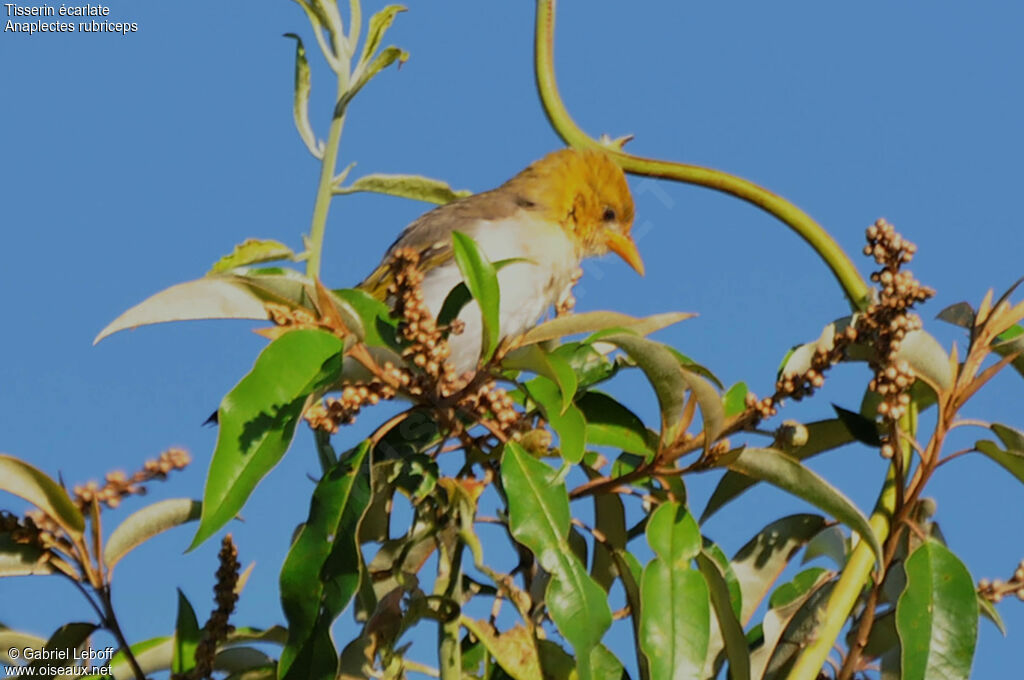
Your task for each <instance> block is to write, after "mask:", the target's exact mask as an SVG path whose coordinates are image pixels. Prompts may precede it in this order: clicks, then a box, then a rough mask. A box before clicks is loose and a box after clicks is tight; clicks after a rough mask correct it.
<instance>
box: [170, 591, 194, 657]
mask: <svg viewBox="0 0 1024 680" xmlns="http://www.w3.org/2000/svg"><path fill="white" fill-rule="evenodd" d="M200 637H202V631H201V630H200V629H199V621H198V620H197V619H196V610H195V609H193V608H192V604H191V603H190V602H189V601H188V598H187V597H185V593H183V592H181V588H178V618H177V622H176V623H175V624H174V655H173V656H172V657H171V672H173V673H188V672H189V671H191V670H192V669H193V668H195V666H196V649H197V648H198V647H199V638H200Z"/></svg>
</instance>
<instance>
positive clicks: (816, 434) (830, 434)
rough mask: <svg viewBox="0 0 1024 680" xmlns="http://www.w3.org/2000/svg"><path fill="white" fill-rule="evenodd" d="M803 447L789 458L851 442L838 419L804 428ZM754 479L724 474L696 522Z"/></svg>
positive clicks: (802, 457)
mask: <svg viewBox="0 0 1024 680" xmlns="http://www.w3.org/2000/svg"><path fill="white" fill-rule="evenodd" d="M806 427H807V443H806V444H804V445H803V446H801V447H799V448H796V449H794V450H793V451H791V452H790V454H791V455H792V456H793V457H794V458H796V459H797V460H806V459H808V458H810V457H812V456H816V455H818V454H819V453H824V452H825V451H830V450H832V449H836V448H839V447H840V446H844V445H846V444H849V443H851V442H853V441H854V439H853V436H852V435H850V432H849V430H848V429H847V428H846V426H845V425H844V424H843V422H842V421H841V420H839V419H838V418H832V419H830V420H820V421H818V422H814V423H808V424H807V426H806ZM757 483H758V481H757V480H756V479H751V478H750V477H747V476H746V475H742V474H740V473H738V472H732V471H731V470H730V471H729V472H726V473H725V475H724V476H723V477H722V479H721V480H719V482H718V486H716V487H715V490H714V492H713V493H712V494H711V498H710V499H708V504H707V507H705V508H704V512H703V513H701V516H700V521H701V522H706V521H707V520H708V518H709V517H711V515H713V514H714V513H716V512H717V511H718V510H719V509H721V508H722V506H724V505H725V504H726V503H728V502H729V501H731V500H733V499H735V498H736V497H737V496H739V495H740V494H742V493H743V492H744V491H746V490H747V489H749V488H750V487H752V486H754V485H755V484H757Z"/></svg>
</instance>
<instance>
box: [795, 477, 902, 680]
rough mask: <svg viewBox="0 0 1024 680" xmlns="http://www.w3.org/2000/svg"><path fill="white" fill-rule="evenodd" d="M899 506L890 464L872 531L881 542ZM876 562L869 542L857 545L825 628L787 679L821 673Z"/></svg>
mask: <svg viewBox="0 0 1024 680" xmlns="http://www.w3.org/2000/svg"><path fill="white" fill-rule="evenodd" d="M895 509H896V466H895V465H890V466H889V473H888V474H887V475H886V478H885V485H884V486H883V487H882V493H881V494H880V495H879V497H878V502H877V503H876V504H875V511H874V512H873V513H872V515H871V519H870V524H871V530H872V531H874V532H875V536H877V537H878V540H879V542H883V541H884V540H885V539H886V538H887V537H888V535H889V528H890V524H891V521H892V516H893V512H894V511H895ZM874 564H875V554H874V552H872V550H871V546H869V545H868V544H867V541H861V542H860V543H858V544H857V547H856V548H854V550H853V553H852V554H851V555H850V559H849V560H848V561H847V562H846V567H845V568H844V569H843V574H842V576H840V577H839V581H838V582H837V583H836V586H835V588H833V590H832V594H831V595H830V596H829V598H828V603H827V604H826V605H825V612H824V613H823V614H822V618H821V621H822V624H821V628H819V629H818V631H817V633H816V636H815V639H814V641H813V642H812V643H811V644H810V645H808V646H807V647H806V648H804V650H803V652H802V653H801V654H800V658H799V659H797V662H796V664H795V665H794V666H793V668H792V669H791V670H790V671H789V675H788V676H787V680H814V679H815V678H817V677H818V676H819V674H820V673H821V669H822V667H823V666H824V665H825V662H826V660H827V659H828V655H829V654H830V653H831V652H832V647H833V645H835V643H836V640H837V639H838V638H839V634H840V633H841V632H842V631H843V627H844V626H846V622H847V619H848V618H849V616H850V612H851V611H853V607H854V605H856V604H857V600H858V599H859V598H860V595H861V592H862V591H863V589H864V583H865V582H866V581H867V580H868V577H869V576H870V575H871V568H872V567H873V566H874Z"/></svg>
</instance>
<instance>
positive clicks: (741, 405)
mask: <svg viewBox="0 0 1024 680" xmlns="http://www.w3.org/2000/svg"><path fill="white" fill-rule="evenodd" d="M749 392H750V388H748V387H747V383H743V382H738V383H736V384H735V385H733V386H732V387H730V388H729V390H728V391H727V392H726V393H725V396H724V397H722V405H723V406H724V407H725V417H726V418H731V417H732V416H734V415H736V414H738V413H743V412H744V411H745V410H747V394H748V393H749Z"/></svg>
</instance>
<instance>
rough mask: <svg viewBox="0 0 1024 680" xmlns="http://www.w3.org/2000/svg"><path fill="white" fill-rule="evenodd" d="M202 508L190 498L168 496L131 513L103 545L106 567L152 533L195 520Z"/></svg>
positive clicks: (113, 563) (153, 534)
mask: <svg viewBox="0 0 1024 680" xmlns="http://www.w3.org/2000/svg"><path fill="white" fill-rule="evenodd" d="M202 507H203V506H202V504H201V503H200V502H199V501H194V500H192V499H191V498H169V499H167V500H163V501H158V502H156V503H153V504H152V505H147V506H146V507H144V508H142V509H141V510H138V511H136V512H134V513H132V514H131V515H129V516H128V517H127V518H126V519H125V520H124V521H123V522H121V524H120V525H118V527H117V528H116V529H115V530H114V532H113V533H112V534H110V538H108V539H107V544H106V545H105V546H104V547H103V561H104V562H105V563H106V565H107V569H113V568H114V565H115V564H117V563H118V562H119V561H120V560H121V558H122V557H124V556H125V555H126V554H128V553H129V552H130V551H132V550H134V549H135V548H136V547H138V546H140V545H142V544H143V543H144V542H146V541H148V540H149V539H151V538H153V537H154V536H156V535H158V534H161V533H163V532H165V531H167V530H168V529H173V528H174V527H176V526H180V525H182V524H185V523H186V522H192V521H195V520H197V519H199V515H200V514H201V512H202Z"/></svg>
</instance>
